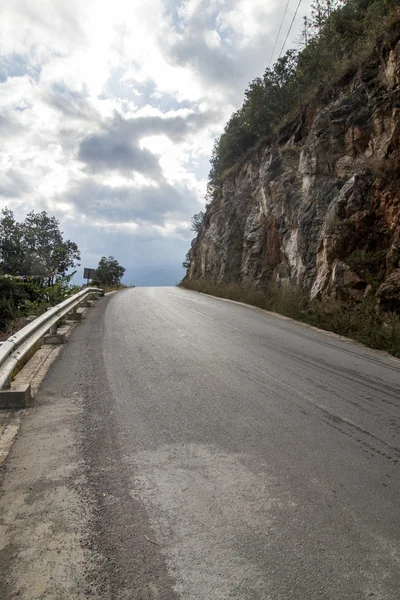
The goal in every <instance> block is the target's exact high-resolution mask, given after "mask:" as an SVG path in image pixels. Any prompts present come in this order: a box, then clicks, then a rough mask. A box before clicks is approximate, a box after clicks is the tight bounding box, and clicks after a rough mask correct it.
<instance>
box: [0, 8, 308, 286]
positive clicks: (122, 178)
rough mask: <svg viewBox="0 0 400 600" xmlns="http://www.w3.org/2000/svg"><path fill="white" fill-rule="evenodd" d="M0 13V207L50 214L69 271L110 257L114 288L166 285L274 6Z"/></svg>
mask: <svg viewBox="0 0 400 600" xmlns="http://www.w3.org/2000/svg"><path fill="white" fill-rule="evenodd" d="M297 4H298V2H297V0H289V7H288V11H287V15H286V18H285V21H284V24H283V27H282V31H281V34H280V38H279V40H278V44H277V48H276V51H275V58H276V57H277V56H278V55H279V51H280V48H281V46H282V43H283V41H284V39H285V36H286V33H287V31H288V28H289V25H290V21H291V19H292V17H293V15H294V11H295V9H296V6H297ZM310 4H311V0H303V2H302V4H301V7H300V10H299V13H298V16H297V18H296V21H295V24H294V27H293V30H292V33H291V35H290V36H289V40H288V43H287V47H289V46H291V45H293V40H294V39H296V37H297V34H298V32H299V30H300V28H301V19H302V16H303V15H304V14H307V12H308V11H309V7H310ZM1 5H2V6H1V7H0V136H1V137H0V139H1V142H0V208H1V207H3V206H8V207H9V208H11V209H13V210H14V213H15V215H16V217H17V218H20V219H22V218H23V217H24V215H25V214H26V213H27V212H28V211H29V210H31V209H32V208H33V209H35V210H47V211H48V212H49V213H50V214H53V215H56V216H57V218H58V219H59V220H60V221H61V228H62V230H63V231H64V232H65V235H66V237H69V238H71V239H72V240H74V241H76V242H77V243H78V245H79V247H80V249H81V253H82V267H83V266H88V267H96V266H97V263H98V261H99V259H100V257H101V256H102V255H107V256H108V255H114V256H115V257H116V258H117V259H118V260H119V261H120V263H121V264H122V265H124V266H125V267H126V268H127V274H126V277H125V282H126V283H127V284H134V283H136V284H137V285H162V284H175V283H176V282H177V281H178V280H179V279H180V278H181V277H182V274H183V271H182V269H181V263H182V260H183V259H184V257H185V253H186V251H187V250H188V248H189V246H190V240H191V238H192V237H193V234H192V232H191V231H190V217H191V216H192V215H193V214H194V213H196V212H198V211H199V210H201V209H202V208H203V206H204V194H205V188H206V181H207V175H208V170H209V158H210V154H211V149H212V146H213V141H214V139H215V138H216V137H217V136H218V135H219V134H220V133H221V131H222V129H223V126H224V124H225V122H226V120H227V119H228V117H229V116H230V114H231V113H232V111H233V110H235V109H237V108H238V107H239V106H240V105H241V104H242V102H243V92H244V89H245V88H246V85H247V83H248V82H249V81H250V80H251V79H253V78H254V77H256V76H259V75H261V74H262V73H263V71H264V69H265V67H266V66H267V64H268V62H269V59H270V56H271V52H272V49H273V46H274V42H275V38H276V35H277V32H278V29H279V25H280V22H281V19H282V15H283V12H284V9H285V5H286V1H285V0H68V2H66V1H65V0H36V1H35V2H33V1H32V0H9V1H4V2H2V3H1Z"/></svg>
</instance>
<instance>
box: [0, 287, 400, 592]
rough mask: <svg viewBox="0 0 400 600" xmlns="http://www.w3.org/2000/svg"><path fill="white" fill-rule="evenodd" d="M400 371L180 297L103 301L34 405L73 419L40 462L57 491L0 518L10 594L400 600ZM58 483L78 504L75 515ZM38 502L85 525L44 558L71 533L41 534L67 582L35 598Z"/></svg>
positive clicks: (57, 427) (124, 296) (152, 293)
mask: <svg viewBox="0 0 400 600" xmlns="http://www.w3.org/2000/svg"><path fill="white" fill-rule="evenodd" d="M399 366H400V362H399V361H397V360H395V359H392V358H389V357H386V356H385V355H383V354H379V353H376V352H373V351H370V350H368V349H364V348H362V347H361V346H358V345H356V344H352V343H348V342H345V341H341V340H339V339H338V338H336V337H334V336H331V335H328V334H324V333H319V332H317V331H315V330H313V329H311V328H308V327H306V326H303V325H300V324H297V323H294V322H292V321H290V320H285V319H281V318H278V317H275V316H272V315H268V314H266V313H264V312H262V311H259V310H255V309H252V308H249V307H245V306H242V305H238V304H235V303H231V302H226V301H222V300H218V299H215V298H211V297H207V296H204V295H201V294H197V293H195V292H190V291H187V290H182V289H179V288H136V289H128V290H126V291H123V292H120V293H118V294H116V295H114V296H112V297H108V298H106V299H104V300H101V301H100V302H99V303H98V305H97V306H96V307H95V308H94V309H93V310H91V312H90V315H89V317H88V318H87V319H86V320H85V322H84V323H83V324H81V325H79V326H78V327H77V328H76V329H75V331H74V333H73V336H72V339H71V341H70V342H69V343H68V344H67V346H66V348H65V349H64V351H63V353H62V355H61V358H60V359H59V360H58V361H57V362H56V363H55V364H54V365H53V366H52V368H51V370H50V372H49V374H48V376H47V378H46V380H45V382H44V384H43V386H42V389H41V391H40V393H39V396H38V399H37V403H38V408H37V409H35V410H38V411H42V412H41V413H40V414H42V415H43V414H45V413H44V412H43V411H45V410H50V409H49V408H48V407H51V406H53V405H54V404H56V403H58V402H59V403H60V410H61V411H64V412H62V414H63V415H64V417H59V421H56V422H55V424H54V425H52V426H51V427H52V428H53V429H52V432H54V435H53V433H52V437H51V444H61V443H63V444H64V446H65V448H64V450H63V451H61V450H60V449H59V450H58V455H57V459H54V461H55V462H56V466H54V465H52V466H51V467H50V466H47V467H46V468H48V469H50V468H51V469H52V472H54V473H55V475H54V477H52V478H51V477H50V478H49V477H47V479H46V476H45V474H44V471H45V468H44V467H41V469H39V471H40V472H39V474H35V480H34V483H32V484H29V489H31V486H32V489H35V490H36V491H35V494H36V496H33V497H32V498H31V500H30V503H29V502H28V499H29V497H28V499H27V498H24V501H23V502H22V501H21V502H19V503H17V504H18V507H19V508H15V509H12V510H14V511H17V512H15V515H14V517H13V519H11V517H9V520H8V521H7V520H6V521H7V523H8V525H7V526H8V527H9V528H12V526H14V527H15V530H14V533H13V535H14V543H13V544H14V545H13V550H12V552H11V551H9V550H8V551H7V552H6V555H5V558H4V561H3V563H2V564H3V568H6V569H10V576H9V577H8V579H7V581H6V583H5V584H4V587H3V588H1V586H0V595H1V597H2V598H7V599H8V598H14V597H21V598H24V599H29V598H36V597H41V598H42V597H43V598H57V599H58V600H59V599H60V598H64V597H65V598H78V597H81V596H82V597H87V595H90V594H91V596H92V597H98V598H107V599H108V598H115V599H125V598H126V599H131V600H140V599H144V600H148V599H149V600H152V599H162V600H174V599H184V600H214V599H215V600H225V599H235V600H250V599H252V600H253V599H254V600H255V599H260V600H261V599H262V600H314V599H321V598H322V599H330V600H339V599H340V600H347V599H349V600H350V599H351V600H366V599H373V600H398V599H399V597H400V504H399V499H400V477H399V475H400V439H399V431H400V371H399ZM78 405H79V407H78ZM68 407H69V408H68ZM71 407H75V408H73V410H72V408H71ZM77 407H78V408H77ZM71 411H72V412H71ZM38 414H39V413H37V416H36V419H38V418H39V416H38ZM34 415H35V413H32V414H31V415H29V416H28V417H27V419H29V418H31V419H33V418H34ZM52 418H53V417H52ZM54 418H55V417H54ZM57 418H58V417H57ZM63 419H64V422H63ZM65 419H67V424H68V426H66V425H65ZM51 422H52V423H53V421H51ZM28 425H29V420H28V421H26V422H25V424H24V428H23V430H22V434H21V437H20V438H19V439H18V441H17V444H16V445H15V448H14V450H13V452H14V456H11V458H10V461H11V462H10V465H11V469H10V471H9V472H6V473H5V476H4V486H5V489H6V493H8V494H10V493H11V492H12V493H14V496H12V497H14V498H16V497H17V496H18V493H17V492H20V491H21V490H20V489H19V488H20V487H21V485H22V483H18V480H17V477H19V475H17V474H16V473H20V472H26V473H28V474H29V473H30V472H31V470H33V472H35V468H34V467H32V469H30V468H29V467H26V466H25V467H22V465H23V464H26V463H24V462H23V461H25V460H27V459H26V458H25V455H23V452H24V451H25V454H26V453H28V449H27V448H25V450H24V446H23V444H24V435H25V436H27V435H29V432H28ZM30 429H32V426H31V427H30ZM39 429H40V428H39ZM46 435H49V434H48V433H47V434H46ZM63 436H64V437H63ZM68 436H72V437H71V442H69V441H68V440H69V439H70V438H69V437H68ZM32 443H33V442H32V441H30V442H29V444H32ZM49 443H50V442H49ZM25 444H26V445H28V442H25ZM71 453H73V457H72V454H71ZM43 454H44V453H43ZM47 454H48V452H47ZM54 454H55V455H56V454H57V452H56V450H55V451H54ZM39 455H40V449H39ZM71 457H72V458H71ZM30 460H32V459H30ZM35 460H37V459H35ZM40 460H42V459H40ZM43 460H44V459H43ZM69 460H70V461H71V464H72V466H71V468H70V471H68V472H65V464H64V467H63V469H64V471H63V478H64V479H62V481H64V483H63V484H62V486H61V484H60V481H61V480H60V479H57V478H58V473H59V471H60V470H61V471H62V470H63V469H62V467H61V466H60V464H61V465H62V464H63V461H64V463H66V461H69ZM13 461H14V462H13ZM57 465H58V466H57ZM24 469H25V471H24ZM71 473H73V475H71ZM11 477H13V478H14V479H12V483H7V482H8V480H9V481H11V479H10V478H11ZM26 477H31V475H26ZM7 478H8V479H7ZM38 478H39V481H41V483H40V485H39V483H38ZM35 482H36V483H35ZM57 482H58V483H57ZM26 485H28V484H26ZM35 485H36V486H37V489H36V488H34V486H35ZM60 486H61V487H63V488H65V489H66V490H69V492H68V493H72V492H73V494H75V495H74V496H73V497H72V496H71V499H70V500H68V499H67V501H66V502H65V503H64V504H62V502H64V500H62V502H61V500H60V496H62V492H60ZM10 490H11V491H10ZM56 491H57V494H58V496H57V498H58V500H57V502H55V500H54V498H55V497H56V496H55V495H54V494H55V493H56ZM24 492H25V490H24ZM15 494H17V496H15ZM32 494H33V492H32ZM52 494H53V496H52ZM46 498H53V500H52V503H53V504H52V506H53V508H52V506H49V507H48V508H47V509H46V511H47V512H46V514H51V511H52V510H53V511H54V510H55V505H56V504H57V505H58V506H60V505H61V504H62V511H64V512H62V513H61V516H60V518H59V520H60V523H61V521H62V520H63V519H64V520H68V518H67V515H68V510H70V511H73V514H74V515H75V521H74V525H73V527H74V528H75V529H74V531H75V532H76V540H75V541H74V539H75V538H74V537H73V536H72V537H71V535H72V534H71V531H70V530H68V536H70V537H68V540H69V542H68V544H69V545H67V546H65V543H64V542H63V543H61V541H60V544H59V546H57V552H58V554H57V553H56V552H55V551H54V555H55V556H54V555H53V554H52V555H49V551H48V546H49V543H50V542H51V540H52V539H53V536H54V535H55V533H54V532H57V527H62V524H59V525H57V519H53V520H52V521H51V523H52V525H51V526H50V525H46V527H47V529H46V531H47V533H46V532H45V533H43V532H41V535H42V537H43V536H44V539H45V540H47V542H46V544H47V545H46V544H44V546H46V547H45V548H44V546H43V548H44V549H43V552H44V554H43V559H42V562H43V560H45V561H47V562H49V563H50V565H52V564H53V563H54V564H56V565H58V567H57V568H53V567H51V566H50V567H49V568H48V573H51V575H52V578H53V579H52V580H51V581H50V579H49V577H50V575H49V574H48V573H47V571H46V573H47V574H46V573H44V575H43V578H42V579H41V580H40V582H38V581H36V579H35V585H38V586H39V587H38V588H37V589H40V590H41V592H40V593H41V594H42V595H40V596H35V595H32V594H34V592H32V591H29V585H28V583H29V581H30V578H32V577H33V578H35V577H36V575H34V574H32V573H31V571H33V569H32V568H31V567H29V566H28V564H27V561H25V562H24V555H23V552H24V551H25V552H27V551H28V550H29V548H30V549H31V550H32V547H35V545H37V542H36V537H35V536H36V534H32V535H31V534H30V536H29V540H31V541H27V539H25V538H24V535H25V537H26V531H27V526H29V523H28V522H27V519H29V518H30V517H29V515H31V512H29V511H31V508H30V507H31V506H32V505H35V506H38V503H45V502H49V500H46ZM11 504H12V503H11ZM71 506H73V507H74V508H73V509H72V508H71ZM7 510H8V509H7ZM10 510H11V509H10ZM18 511H19V512H18ZM27 511H28V513H29V514H28V516H27ZM41 511H42V513H44V512H45V505H43V507H42V509H41ZM42 513H40V514H42ZM76 515H80V516H79V518H78V517H77V516H76ZM32 518H33V516H32ZM38 518H39V520H40V518H42V517H40V516H39V517H38V516H37V515H36V516H35V519H36V520H37V519H38ZM46 518H47V517H46ZM48 518H49V519H50V517H48ZM21 519H22V520H21ZM24 519H25V520H24ZM11 520H14V525H12V524H11V523H10V521H11ZM19 521H21V523H24V531H25V534H24V533H23V531H22V526H21V528H20V529H21V531H20V530H19V529H18V522H19ZM7 523H6V524H7ZM15 523H16V524H15ZM64 525H65V524H64ZM52 527H53V530H54V531H53V530H52ZM65 527H66V528H67V529H68V527H67V526H66V525H65ZM67 529H66V530H65V531H67ZM28 530H29V528H28ZM81 530H82V531H81ZM10 531H11V529H10ZM29 531H31V530H29ZM35 531H36V530H35ZM49 532H50V533H49ZM63 535H64V538H65V535H67V533H65V534H63ZM61 537H63V536H60V539H61ZM49 540H50V542H49ZM78 542H79V544H78ZM74 544H75V545H77V544H78V545H79V547H80V548H81V549H82V552H83V554H82V552H81V551H79V552H81V554H79V557H78V558H77V559H76V564H74V560H75V559H74V556H78V555H77V554H74V552H75V550H76V549H75V550H74ZM31 546H32V547H31ZM66 548H67V549H68V548H69V550H68V552H70V560H69V561H68V560H66V561H64V563H61V562H60V561H62V558H57V556H58V557H59V556H61V557H62V556H63V553H64V554H65V551H66ZM46 553H47V554H46ZM31 555H33V552H32V553H31ZM49 556H50V558H49ZM13 557H14V559H15V558H17V563H16V564H14V566H12V564H13V563H12V559H13ZM18 558H20V561H19V562H18ZM51 561H53V563H52V562H51ZM54 561H55V562H54ZM57 561H58V562H57ZM85 561H87V565H86V566H85ZM47 562H46V564H47ZM68 562H70V563H71V564H69V565H68ZM63 565H64V566H63ZM0 566H1V565H0ZM71 567H72V568H71ZM30 569H31V570H30ZM68 569H69V571H68ZM39 570H40V569H39ZM80 571H82V572H83V579H82V581H84V584H83V583H82V584H81V586H80V584H79V581H80V579H79V577H80V575H79V572H80ZM60 573H63V575H61V574H60ZM66 573H67V575H66ZM74 577H75V578H76V581H75V583H74V582H71V581H69V579H73V578H74ZM46 578H47V579H46ZM21 582H22V583H21ZM27 582H28V583H27ZM46 582H47V583H46ZM49 582H50V583H49ZM40 586H42V587H40ZM2 590H3V593H1V591H2ZM16 591H18V594H19V595H18V596H15V595H14V594H15V593H16ZM30 594H31V595H30Z"/></svg>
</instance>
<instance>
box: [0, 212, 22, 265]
mask: <svg viewBox="0 0 400 600" xmlns="http://www.w3.org/2000/svg"><path fill="white" fill-rule="evenodd" d="M1 215H2V216H1V218H0V271H2V272H3V273H8V274H10V275H21V274H22V273H21V268H22V265H23V263H24V259H25V257H26V254H27V251H26V248H25V244H24V235H23V227H22V225H21V223H17V222H16V220H15V219H14V214H13V212H12V211H11V210H9V209H8V208H3V210H2V211H1Z"/></svg>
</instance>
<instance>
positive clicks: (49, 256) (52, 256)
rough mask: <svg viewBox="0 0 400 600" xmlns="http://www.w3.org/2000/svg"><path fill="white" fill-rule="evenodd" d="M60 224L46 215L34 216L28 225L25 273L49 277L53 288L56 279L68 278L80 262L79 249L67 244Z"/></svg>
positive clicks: (74, 245) (27, 219)
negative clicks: (68, 274)
mask: <svg viewBox="0 0 400 600" xmlns="http://www.w3.org/2000/svg"><path fill="white" fill-rule="evenodd" d="M59 224H60V223H59V221H58V220H57V219H56V218H55V217H51V216H49V215H48V214H47V213H46V212H45V211H42V212H40V213H35V212H34V211H32V212H30V213H29V214H28V215H27V217H26V219H25V222H24V229H25V231H24V235H25V243H26V246H27V248H28V257H27V261H26V266H25V269H26V270H27V271H29V272H30V273H31V274H35V275H42V276H45V277H47V279H48V283H49V285H52V284H53V283H54V280H55V277H56V275H62V276H64V275H65V274H66V272H67V271H68V269H70V268H71V267H74V266H75V261H76V260H80V254H79V250H78V246H77V245H76V244H75V243H74V242H71V240H66V241H64V240H63V237H62V232H61V231H60V229H59Z"/></svg>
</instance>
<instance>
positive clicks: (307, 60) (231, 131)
mask: <svg viewBox="0 0 400 600" xmlns="http://www.w3.org/2000/svg"><path fill="white" fill-rule="evenodd" d="M398 7H399V0H315V2H314V3H313V8H312V13H311V17H310V18H307V17H305V18H304V26H303V30H302V32H301V35H300V37H299V39H298V42H297V48H296V49H291V50H288V51H287V52H286V53H285V54H284V55H283V56H281V57H279V58H278V60H277V61H276V63H275V64H274V66H273V67H272V68H267V69H266V70H265V73H264V75H263V76H262V77H257V78H256V79H254V80H253V81H252V82H251V83H250V84H249V86H248V88H247V89H246V91H245V99H244V103H243V106H242V107H241V108H240V109H239V110H237V111H236V112H234V113H233V115H232V116H231V118H230V119H229V121H228V123H227V125H226V127H225V129H224V132H223V133H222V135H221V136H220V138H219V139H218V140H216V142H215V145H214V149H213V153H212V157H211V160H210V162H211V170H210V174H209V184H208V199H212V198H213V197H214V195H215V194H216V192H217V190H218V189H219V187H220V184H221V179H222V176H223V174H224V172H225V171H227V169H229V168H230V167H232V166H233V165H234V164H235V163H236V162H237V161H238V160H239V159H240V158H241V156H243V154H245V153H246V151H247V150H248V149H249V148H252V147H253V146H254V145H255V144H256V143H257V142H259V141H260V140H263V139H265V138H268V137H269V136H272V135H273V134H274V133H275V132H276V131H277V129H278V128H279V126H280V125H282V123H283V122H284V120H285V118H287V117H288V116H289V115H291V114H293V113H294V112H298V111H300V110H301V109H302V108H303V107H304V104H305V103H306V101H308V100H309V99H310V97H311V95H312V94H313V93H315V92H316V90H317V89H318V88H320V87H321V86H322V87H325V88H326V86H327V85H328V84H330V83H332V82H333V81H334V80H335V78H337V77H338V76H339V75H340V74H342V73H343V72H344V71H345V70H348V69H349V68H351V67H352V66H357V65H359V63H360V61H361V60H362V59H363V58H365V57H366V56H367V55H368V53H369V52H370V51H371V49H372V47H373V45H374V43H375V42H376V39H377V37H378V36H379V35H383V34H384V33H385V31H386V30H387V27H388V24H389V22H390V20H391V19H393V18H396V16H395V15H396V9H397V10H398Z"/></svg>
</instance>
